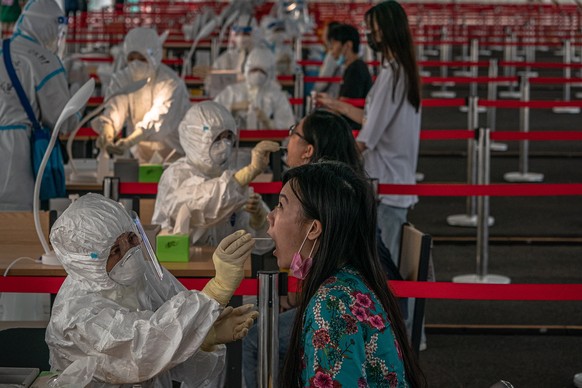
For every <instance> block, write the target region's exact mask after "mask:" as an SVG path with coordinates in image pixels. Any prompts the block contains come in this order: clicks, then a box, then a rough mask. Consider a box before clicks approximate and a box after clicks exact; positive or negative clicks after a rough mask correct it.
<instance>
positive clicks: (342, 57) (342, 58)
mask: <svg viewBox="0 0 582 388" xmlns="http://www.w3.org/2000/svg"><path fill="white" fill-rule="evenodd" d="M345 62H346V56H345V55H343V54H341V55H340V56H339V58H338V59H337V60H336V61H335V64H336V65H338V66H341V65H343V64H344V63H345Z"/></svg>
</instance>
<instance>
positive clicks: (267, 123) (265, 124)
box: [255, 108, 275, 128]
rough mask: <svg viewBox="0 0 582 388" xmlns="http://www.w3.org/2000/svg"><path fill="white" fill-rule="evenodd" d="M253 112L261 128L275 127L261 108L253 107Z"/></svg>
mask: <svg viewBox="0 0 582 388" xmlns="http://www.w3.org/2000/svg"><path fill="white" fill-rule="evenodd" d="M255 112H256V114H257V118H258V119H259V121H260V122H261V125H262V126H263V128H275V124H274V123H273V120H271V119H270V118H269V116H267V114H266V113H265V111H264V110H262V109H261V108H255Z"/></svg>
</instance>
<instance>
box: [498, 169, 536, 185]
mask: <svg viewBox="0 0 582 388" xmlns="http://www.w3.org/2000/svg"><path fill="white" fill-rule="evenodd" d="M503 179H505V180H506V181H507V182H516V183H520V182H543V181H544V174H540V173H537V172H526V173H525V174H524V173H521V172H519V171H514V172H508V173H506V174H504V175H503Z"/></svg>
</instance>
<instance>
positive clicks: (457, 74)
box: [453, 70, 473, 77]
mask: <svg viewBox="0 0 582 388" xmlns="http://www.w3.org/2000/svg"><path fill="white" fill-rule="evenodd" d="M453 75H454V76H455V77H472V76H473V73H472V72H470V71H468V70H457V71H453Z"/></svg>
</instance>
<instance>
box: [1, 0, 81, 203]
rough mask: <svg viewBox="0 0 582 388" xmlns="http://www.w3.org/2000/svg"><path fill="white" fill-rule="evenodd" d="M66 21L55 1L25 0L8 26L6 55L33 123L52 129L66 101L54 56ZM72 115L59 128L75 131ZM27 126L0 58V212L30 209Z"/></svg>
mask: <svg viewBox="0 0 582 388" xmlns="http://www.w3.org/2000/svg"><path fill="white" fill-rule="evenodd" d="M66 27H67V25H66V18H65V14H64V12H63V10H62V9H61V8H60V7H59V5H58V4H57V2H56V1H55V0H30V1H29V2H28V3H26V5H25V6H24V8H23V10H22V13H21V15H20V18H19V19H18V21H17V22H16V25H15V26H14V32H13V35H12V38H10V39H11V42H10V53H11V57H12V63H13V66H14V69H15V71H16V75H17V76H18V79H19V80H20V83H21V84H22V88H23V89H24V92H25V93H26V96H27V97H28V100H29V102H30V105H31V107H32V110H33V111H34V114H35V115H36V118H37V119H38V120H39V122H41V123H44V125H46V126H47V127H50V128H54V126H55V124H56V122H57V119H58V117H59V115H60V114H61V111H62V110H63V108H64V107H65V105H66V103H67V102H68V100H69V98H70V97H71V95H70V93H69V89H68V86H67V76H66V74H65V70H64V69H63V66H62V64H61V61H60V60H59V58H58V57H57V53H58V51H59V50H60V49H64V47H65V46H64V44H65V41H64V37H65V35H66ZM77 122H78V117H77V116H72V117H71V118H70V119H69V120H68V121H66V122H65V123H64V124H63V126H62V127H61V131H63V132H68V131H70V130H72V129H73V128H75V125H76V124H77ZM31 127H32V124H31V122H30V120H29V119H28V116H27V115H26V111H25V110H24V108H23V107H22V105H21V103H20V100H19V99H18V95H17V94H16V90H15V89H14V87H13V86H12V81H10V77H8V73H7V72H6V66H5V65H4V53H2V55H0V211H2V210H5V211H17V210H32V197H33V189H34V176H33V170H32V161H31V158H32V156H31V149H30V137H31Z"/></svg>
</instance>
